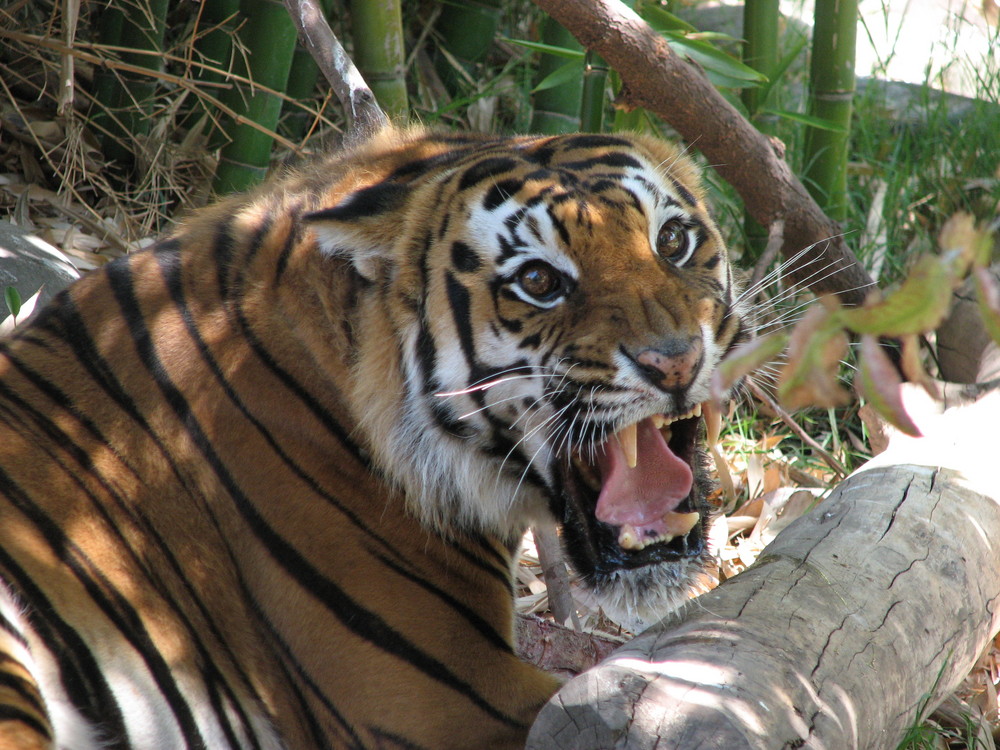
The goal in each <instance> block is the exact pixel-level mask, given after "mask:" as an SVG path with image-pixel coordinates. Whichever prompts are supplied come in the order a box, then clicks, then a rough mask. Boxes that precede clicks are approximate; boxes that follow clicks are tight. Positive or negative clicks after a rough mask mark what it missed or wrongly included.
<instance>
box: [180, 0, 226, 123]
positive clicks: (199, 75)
mask: <svg viewBox="0 0 1000 750" xmlns="http://www.w3.org/2000/svg"><path fill="white" fill-rule="evenodd" d="M239 10H240V0H211V2H206V3H204V4H203V5H201V15H200V17H199V19H198V32H199V33H198V36H197V37H196V38H195V40H194V55H193V59H194V62H196V63H198V65H196V66H194V68H193V71H192V73H191V75H192V77H193V78H194V79H195V80H196V81H199V82H201V83H222V82H223V81H224V80H225V79H226V74H225V71H226V70H228V69H229V61H230V57H231V55H232V50H233V35H234V34H235V31H236V27H237V26H239V23H240V17H239ZM204 66H208V67H204ZM209 68H215V69H217V70H210V69H209ZM210 93H212V94H213V95H215V94H217V91H216V89H214V88H213V89H210ZM205 111H214V108H212V107H210V106H209V105H207V104H206V103H205V102H204V101H203V100H201V99H196V100H195V102H194V105H193V106H192V108H191V112H190V114H189V115H188V117H187V119H186V120H185V123H184V124H185V125H186V126H188V127H191V126H193V124H194V119H195V118H197V117H200V116H201V115H202V114H203V113H204V112H205ZM219 140H220V142H221V139H219Z"/></svg>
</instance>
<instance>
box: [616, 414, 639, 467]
mask: <svg viewBox="0 0 1000 750" xmlns="http://www.w3.org/2000/svg"><path fill="white" fill-rule="evenodd" d="M637 427H638V426H637V425H636V424H635V423H632V424H630V425H626V426H625V427H622V428H621V429H620V430H618V444H619V445H621V447H622V452H623V453H624V454H625V463H627V464H628V467H629V468H630V469H634V468H635V465H636V463H638V460H639V452H638V450H637V449H636V445H635V441H636V435H637V432H638V430H637Z"/></svg>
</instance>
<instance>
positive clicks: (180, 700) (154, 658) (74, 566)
mask: <svg viewBox="0 0 1000 750" xmlns="http://www.w3.org/2000/svg"><path fill="white" fill-rule="evenodd" d="M0 489H3V490H4V492H5V494H6V495H7V497H8V498H9V499H10V500H11V503H12V504H13V505H14V506H15V507H16V508H17V509H18V510H19V511H21V513H23V514H24V515H25V516H26V517H27V518H28V519H29V520H30V521H31V522H32V524H34V526H35V527H36V528H37V529H38V530H39V531H40V532H41V534H42V536H44V537H45V540H46V542H48V544H49V546H50V547H51V549H52V552H53V554H55V556H56V557H58V558H59V560H60V561H61V562H62V563H63V564H65V565H66V566H67V567H68V568H69V569H70V570H71V571H72V572H73V574H74V575H75V576H76V578H77V580H79V581H80V583H81V584H82V585H83V587H84V589H85V590H86V591H87V593H88V594H89V595H90V597H91V599H93V601H94V603H95V604H96V605H97V606H98V608H99V609H100V610H101V611H102V612H103V613H104V615H105V616H106V617H107V618H108V619H109V620H110V621H111V623H112V624H113V625H114V626H115V627H116V628H117V629H118V631H119V632H120V633H121V634H122V636H123V637H124V638H125V640H127V641H128V642H129V643H130V644H131V645H132V647H133V648H135V650H136V651H137V652H138V653H139V655H140V656H141V658H142V660H143V661H144V662H145V664H146V667H147V668H148V669H149V671H150V674H151V675H152V677H153V680H154V681H155V682H156V684H157V686H158V687H159V689H160V692H161V693H162V694H163V697H164V699H165V700H166V702H167V703H168V704H169V705H170V708H171V711H172V712H173V714H174V716H175V717H176V719H177V722H178V728H179V729H180V730H181V733H182V734H183V735H184V738H185V744H186V745H187V746H188V747H191V748H205V743H204V740H203V739H202V737H201V732H200V731H199V729H198V726H197V724H196V723H195V721H194V716H193V714H192V713H191V709H190V707H189V706H188V704H187V702H186V701H185V699H184V696H183V695H182V693H181V691H180V689H179V688H178V686H177V683H176V682H175V681H174V676H173V672H172V671H171V669H170V667H169V666H168V665H167V662H166V660H165V659H164V658H163V655H162V654H161V653H160V651H159V649H157V648H156V644H155V643H154V642H153V639H152V638H151V637H150V635H149V633H148V631H147V630H146V627H145V625H144V624H143V623H142V620H141V618H140V617H139V614H138V612H136V610H135V609H134V608H133V607H132V605H131V603H130V602H129V601H128V600H127V599H126V598H125V597H124V596H123V595H122V594H121V592H119V591H118V590H117V589H116V588H115V587H114V586H113V585H112V584H111V582H110V581H108V580H107V578H105V576H104V574H103V573H102V572H101V570H100V569H99V568H98V567H97V566H96V565H95V564H94V563H93V561H91V560H90V559H89V558H88V557H87V556H86V554H84V552H83V551H82V550H81V549H80V548H79V547H77V545H76V544H75V543H73V542H72V541H71V540H70V539H69V537H68V536H66V535H65V534H64V533H63V531H62V529H61V528H60V527H59V526H58V524H56V523H55V522H54V521H53V520H52V519H51V518H50V517H49V516H48V515H47V514H46V513H45V512H44V511H43V510H42V509H41V508H40V507H39V506H38V505H37V504H35V503H34V502H32V501H31V499H30V497H29V496H28V494H27V493H26V492H25V491H24V490H23V489H22V488H21V487H19V486H18V485H17V484H16V483H15V482H14V481H13V480H12V479H11V478H10V477H9V476H8V475H7V474H6V473H0Z"/></svg>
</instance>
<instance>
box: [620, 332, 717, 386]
mask: <svg viewBox="0 0 1000 750" xmlns="http://www.w3.org/2000/svg"><path fill="white" fill-rule="evenodd" d="M630 356H631V355H630ZM703 358H704V348H703V346H702V343H701V338H700V337H697V336H695V337H691V338H689V339H671V340H669V341H666V342H663V343H662V344H660V345H659V346H657V347H656V348H649V349H643V350H642V351H640V352H639V353H638V354H636V355H635V356H631V359H632V361H633V362H635V364H636V367H637V369H638V371H639V372H640V373H641V374H642V376H643V377H644V378H645V379H646V380H648V381H649V382H650V383H652V384H653V385H655V386H656V387H657V388H659V389H660V390H662V391H666V392H668V393H679V392H682V391H685V390H687V389H688V388H690V387H691V384H692V383H694V380H695V377H696V376H697V375H698V372H699V371H700V370H701V364H702V360H703Z"/></svg>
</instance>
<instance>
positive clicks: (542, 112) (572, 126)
mask: <svg viewBox="0 0 1000 750" xmlns="http://www.w3.org/2000/svg"><path fill="white" fill-rule="evenodd" d="M542 42H543V43H545V44H548V45H551V46H553V47H561V48H563V49H571V50H582V49H583V48H582V47H581V46H580V43H579V42H578V41H576V39H575V38H574V37H573V35H572V34H570V33H569V32H568V31H566V29H565V28H563V26H562V25H560V24H559V22H558V21H556V20H555V19H554V18H549V17H548V16H546V17H545V18H544V20H543V21H542ZM574 64H575V66H576V68H577V69H578V72H576V73H573V74H571V75H570V77H569V78H567V79H566V80H564V81H563V82H562V83H560V84H559V85H557V86H551V87H549V88H543V89H540V90H538V91H535V93H534V96H533V99H534V108H533V112H532V116H531V129H532V131H534V132H536V133H546V134H549V135H555V134H557V133H573V132H576V131H577V130H579V129H580V99H581V96H582V94H583V65H582V63H580V62H579V61H576V62H574V61H572V60H570V61H567V59H566V58H565V57H561V56H559V55H553V54H549V53H542V54H541V55H540V56H539V60H538V73H537V74H536V76H535V85H536V86H538V85H539V84H541V83H542V82H543V81H544V80H545V79H546V78H548V77H549V76H551V75H553V74H555V73H556V72H557V71H559V70H562V69H563V68H564V67H566V66H570V67H572V66H573V65H574Z"/></svg>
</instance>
